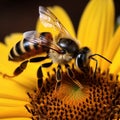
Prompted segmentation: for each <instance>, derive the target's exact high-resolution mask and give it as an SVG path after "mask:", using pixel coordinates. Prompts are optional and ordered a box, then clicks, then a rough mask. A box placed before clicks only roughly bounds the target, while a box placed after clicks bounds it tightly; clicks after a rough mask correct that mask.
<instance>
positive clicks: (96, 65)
mask: <svg viewBox="0 0 120 120" xmlns="http://www.w3.org/2000/svg"><path fill="white" fill-rule="evenodd" d="M91 59H92V60H94V61H95V62H96V64H95V70H94V75H93V77H94V78H95V77H96V72H97V68H98V61H97V60H96V59H95V58H93V57H91Z"/></svg>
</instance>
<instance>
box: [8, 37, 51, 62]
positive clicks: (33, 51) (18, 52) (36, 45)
mask: <svg viewBox="0 0 120 120" xmlns="http://www.w3.org/2000/svg"><path fill="white" fill-rule="evenodd" d="M48 50H49V49H48V48H46V47H44V48H43V46H42V45H40V41H36V42H30V41H29V40H27V39H23V40H21V41H19V42H18V43H17V44H16V45H15V46H14V47H13V48H12V49H11V50H10V53H9V60H12V61H16V62H17V61H23V60H25V59H29V58H30V57H33V56H35V55H38V54H41V53H43V52H47V51H48Z"/></svg>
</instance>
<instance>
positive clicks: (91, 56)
mask: <svg viewBox="0 0 120 120" xmlns="http://www.w3.org/2000/svg"><path fill="white" fill-rule="evenodd" d="M94 56H99V57H101V58H103V59H105V60H106V61H108V62H109V63H111V64H112V62H111V61H110V60H108V59H107V58H105V57H104V56H102V55H100V54H92V55H90V56H89V59H90V58H93V57H94Z"/></svg>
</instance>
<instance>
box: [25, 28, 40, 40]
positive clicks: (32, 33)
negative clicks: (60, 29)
mask: <svg viewBox="0 0 120 120" xmlns="http://www.w3.org/2000/svg"><path fill="white" fill-rule="evenodd" d="M38 35H39V33H38V32H37V31H35V30H33V31H27V32H24V33H23V38H25V39H28V40H29V39H34V38H36V37H37V36H38Z"/></svg>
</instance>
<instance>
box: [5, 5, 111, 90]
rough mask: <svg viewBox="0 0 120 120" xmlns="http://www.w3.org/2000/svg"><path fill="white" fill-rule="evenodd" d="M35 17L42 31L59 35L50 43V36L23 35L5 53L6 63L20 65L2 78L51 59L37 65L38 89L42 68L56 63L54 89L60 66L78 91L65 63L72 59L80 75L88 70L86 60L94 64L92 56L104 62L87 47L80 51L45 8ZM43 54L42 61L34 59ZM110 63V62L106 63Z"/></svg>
mask: <svg viewBox="0 0 120 120" xmlns="http://www.w3.org/2000/svg"><path fill="white" fill-rule="evenodd" d="M39 17H40V21H41V23H42V24H43V25H44V26H45V27H53V28H55V29H56V30H57V31H59V34H58V35H57V37H56V38H55V39H54V38H53V35H52V33H50V32H41V33H37V32H36V31H27V32H25V33H24V34H23V40H21V41H19V42H17V43H16V45H15V46H13V47H12V48H11V50H10V53H9V60H10V61H14V62H22V63H21V64H20V65H19V66H18V67H17V68H16V69H15V71H14V75H13V76H9V75H6V76H8V77H15V76H17V75H19V74H21V73H22V72H23V71H24V70H25V69H26V67H27V63H28V62H40V61H43V60H45V59H51V62H49V63H44V64H41V65H40V67H39V68H38V70H37V78H38V87H39V88H42V86H43V71H42V68H44V67H45V68H47V67H50V66H51V65H52V64H54V63H57V64H58V66H57V68H56V88H59V86H60V84H61V81H62V70H61V69H62V68H61V65H64V66H65V67H66V69H67V73H68V75H69V76H70V78H71V79H72V80H73V82H74V83H76V84H77V85H78V86H80V87H81V84H80V82H76V80H75V79H74V73H73V71H72V70H71V69H70V66H69V62H70V61H71V60H72V59H74V60H75V65H76V66H77V67H78V68H79V69H80V70H82V71H83V72H84V70H85V68H87V67H88V66H89V63H90V59H93V60H95V61H96V67H97V60H96V59H95V58H94V56H95V55H97V56H100V57H102V58H104V59H105V60H107V59H106V58H105V57H103V56H101V55H99V54H91V50H90V49H89V48H88V47H83V48H80V47H79V45H78V43H77V42H76V40H75V39H74V38H73V37H72V36H71V35H70V33H69V32H68V31H67V30H66V28H65V27H64V26H63V25H62V23H61V22H60V21H59V20H58V19H57V17H56V16H55V15H54V14H53V13H52V12H51V11H50V10H48V9H47V8H45V7H43V6H40V7H39ZM43 52H46V53H47V55H46V56H44V57H35V56H36V55H41V54H42V53H43ZM107 61H108V62H110V63H111V61H109V60H107Z"/></svg>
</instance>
